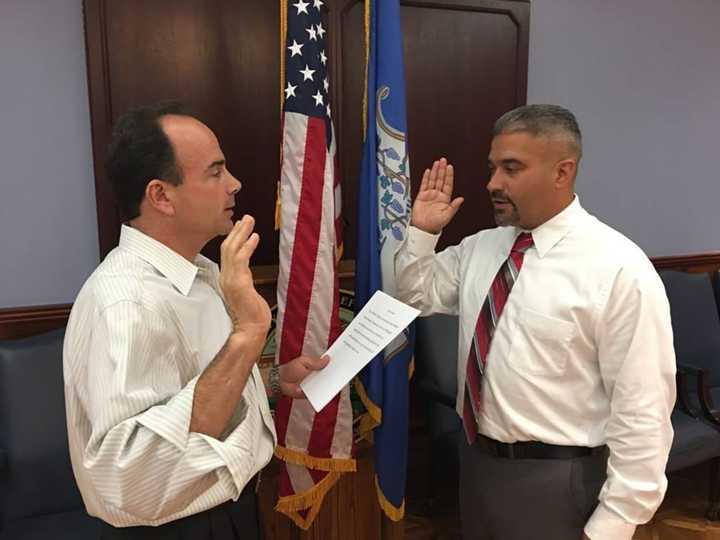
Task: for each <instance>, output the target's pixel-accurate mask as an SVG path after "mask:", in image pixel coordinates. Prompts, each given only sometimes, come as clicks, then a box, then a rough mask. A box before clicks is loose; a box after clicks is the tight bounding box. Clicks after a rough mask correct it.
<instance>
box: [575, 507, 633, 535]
mask: <svg viewBox="0 0 720 540" xmlns="http://www.w3.org/2000/svg"><path fill="white" fill-rule="evenodd" d="M636 527H637V525H635V524H634V523H628V522H627V521H625V520H624V519H622V518H621V517H620V516H618V515H617V514H616V513H615V512H613V511H612V510H610V509H609V508H607V507H606V506H605V505H603V503H600V504H599V505H598V507H597V508H596V509H595V512H593V515H592V516H590V519H589V520H588V522H587V523H586V524H585V534H586V535H587V536H588V538H590V540H632V537H633V535H634V534H635V528H636Z"/></svg>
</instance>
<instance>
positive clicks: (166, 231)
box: [129, 216, 207, 262]
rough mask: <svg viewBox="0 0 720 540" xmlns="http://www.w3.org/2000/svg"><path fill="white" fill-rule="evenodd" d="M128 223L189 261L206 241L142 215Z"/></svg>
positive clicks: (192, 259) (191, 260)
mask: <svg viewBox="0 0 720 540" xmlns="http://www.w3.org/2000/svg"><path fill="white" fill-rule="evenodd" d="M129 225H130V226H131V227H132V228H133V229H137V230H138V231H140V232H141V233H143V234H146V235H147V236H149V237H150V238H153V239H154V240H157V241H158V242H160V243H162V244H164V245H166V246H167V247H169V248H170V249H172V250H173V251H174V252H175V253H178V254H179V255H181V256H182V257H183V258H185V259H187V260H188V261H190V262H193V261H194V260H195V257H197V255H198V253H200V250H201V249H202V248H203V247H204V246H205V244H206V243H207V241H206V240H205V239H199V238H194V237H193V235H192V234H188V233H187V232H183V233H181V232H180V231H178V230H176V229H175V228H174V227H172V226H171V225H170V224H167V223H163V222H158V221H155V220H150V219H147V218H143V216H138V217H137V218H135V219H133V220H130V222H129Z"/></svg>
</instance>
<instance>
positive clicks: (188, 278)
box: [119, 225, 213, 296]
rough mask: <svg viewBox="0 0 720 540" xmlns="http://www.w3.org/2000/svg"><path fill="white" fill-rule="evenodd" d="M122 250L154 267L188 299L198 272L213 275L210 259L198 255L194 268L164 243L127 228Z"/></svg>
mask: <svg viewBox="0 0 720 540" xmlns="http://www.w3.org/2000/svg"><path fill="white" fill-rule="evenodd" d="M119 246H120V248H121V249H123V250H125V251H127V252H128V253H132V254H133V255H135V256H137V257H140V258H141V259H142V260H143V261H145V262H147V263H148V264H150V265H152V266H153V268H155V270H157V271H158V272H160V273H161V274H162V275H163V276H165V277H166V278H167V279H168V280H169V281H170V283H172V284H173V286H174V287H175V288H176V289H177V290H178V291H180V292H181V293H182V294H183V295H185V296H187V295H188V294H189V293H190V289H191V288H192V284H193V282H194V281H195V277H196V276H197V274H198V272H199V271H201V270H202V271H203V272H202V273H203V274H205V273H206V272H207V274H208V275H212V273H213V272H212V270H213V265H212V263H211V262H210V260H209V259H208V258H206V257H204V256H202V255H199V254H198V255H197V256H196V257H195V259H194V261H193V262H194V264H193V263H191V262H190V261H188V260H187V259H186V258H185V257H183V256H182V255H180V254H179V253H176V252H175V251H173V250H172V249H170V248H169V247H168V246H166V245H165V244H163V243H162V242H159V241H158V240H155V239H154V238H152V237H150V236H148V235H147V234H145V233H143V232H141V231H139V230H137V229H133V228H132V227H130V226H128V225H122V227H121V228H120V244H119Z"/></svg>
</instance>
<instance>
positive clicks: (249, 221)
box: [220, 214, 255, 253]
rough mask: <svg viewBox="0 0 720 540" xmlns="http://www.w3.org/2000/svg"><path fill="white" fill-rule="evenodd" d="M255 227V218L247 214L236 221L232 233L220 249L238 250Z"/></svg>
mask: <svg viewBox="0 0 720 540" xmlns="http://www.w3.org/2000/svg"><path fill="white" fill-rule="evenodd" d="M254 228H255V218H254V217H252V216H250V215H248V214H245V215H244V216H243V217H242V219H240V220H239V221H236V222H235V225H233V228H232V230H231V231H230V234H228V235H227V238H225V240H224V241H223V243H222V245H221V246H220V249H221V250H224V251H226V252H229V253H234V252H236V251H237V250H238V249H240V247H241V246H242V245H243V244H245V242H246V241H247V239H248V237H249V236H250V234H251V233H252V231H253V229H254Z"/></svg>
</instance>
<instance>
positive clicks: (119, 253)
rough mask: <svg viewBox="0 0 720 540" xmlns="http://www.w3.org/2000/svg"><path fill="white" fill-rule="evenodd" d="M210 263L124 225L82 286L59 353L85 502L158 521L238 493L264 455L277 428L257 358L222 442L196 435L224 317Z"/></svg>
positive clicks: (123, 522)
mask: <svg viewBox="0 0 720 540" xmlns="http://www.w3.org/2000/svg"><path fill="white" fill-rule="evenodd" d="M218 278H219V271H218V267H217V265H216V264H215V263H213V262H212V261H210V260H209V259H207V258H205V257H203V256H202V255H198V256H197V257H196V258H195V260H194V264H193V263H191V262H190V261H188V260H186V259H184V258H183V257H182V256H180V255H179V254H177V253H175V252H174V251H172V250H171V249H170V248H168V247H167V246H165V245H164V244H162V243H160V242H158V241H156V240H154V239H152V238H150V237H149V236H147V235H145V234H143V233H141V232H140V231H138V230H135V229H133V228H131V227H128V226H123V227H122V230H121V234H120V244H119V246H118V247H117V248H115V249H114V250H113V251H112V252H110V253H109V254H108V256H107V257H106V258H105V260H104V261H103V262H102V263H101V264H100V266H98V268H97V269H96V270H95V272H94V273H93V274H92V275H91V276H90V278H89V279H88V280H87V282H86V283H85V285H84V286H83V287H82V289H81V291H80V293H79V295H78V297H77V300H76V301H75V304H74V306H73V309H72V312H71V314H70V320H69V322H68V328H67V333H66V337H65V345H64V351H63V370H64V379H65V401H66V410H67V426H68V438H69V446H70V457H71V461H72V466H73V470H74V472H75V478H76V479H77V483H78V487H79V488H80V492H81V493H82V497H83V500H84V502H85V506H86V508H87V511H88V513H89V514H90V515H92V516H97V517H99V518H101V519H103V520H104V521H106V522H107V523H110V524H111V525H114V526H116V527H129V526H137V525H153V526H154V525H161V524H163V523H167V522H169V521H173V520H176V519H179V518H182V517H185V516H189V515H192V514H196V513H198V512H202V511H204V510H208V509H210V508H213V507H215V506H217V505H219V504H221V503H223V502H225V501H227V500H229V499H237V498H238V497H239V496H240V493H241V492H242V490H243V488H244V487H245V485H246V484H247V483H248V482H249V480H250V479H251V478H252V477H253V476H254V475H255V474H256V473H258V472H259V471H260V469H262V468H263V467H264V466H265V465H266V464H267V463H268V462H269V461H270V459H271V457H272V454H273V449H274V446H275V443H276V437H275V428H274V424H273V420H272V417H271V415H270V409H269V406H268V401H267V396H266V393H265V388H264V385H263V382H262V379H261V377H260V372H259V370H258V368H257V366H254V367H253V369H252V374H251V376H250V377H249V378H248V381H247V384H246V386H245V389H244V391H243V394H242V399H241V401H240V403H239V405H238V407H237V409H236V410H235V412H234V414H233V417H232V419H231V421H230V423H229V424H228V428H227V429H226V432H225V433H224V434H223V436H222V437H221V438H220V439H215V438H213V437H210V436H207V435H203V434H200V433H192V432H190V431H189V428H190V417H191V413H192V404H193V394H194V389H195V384H196V383H197V380H198V377H199V375H200V374H201V373H202V372H203V370H204V369H205V368H206V367H207V366H208V364H209V363H210V362H211V361H212V360H213V358H214V357H215V355H216V354H217V353H218V352H219V351H220V349H221V348H222V346H223V345H224V343H225V341H226V340H227V338H228V336H229V334H230V331H231V321H230V318H229V316H228V314H227V312H226V310H225V306H224V303H223V300H222V297H221V294H220V289H219V281H218Z"/></svg>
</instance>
